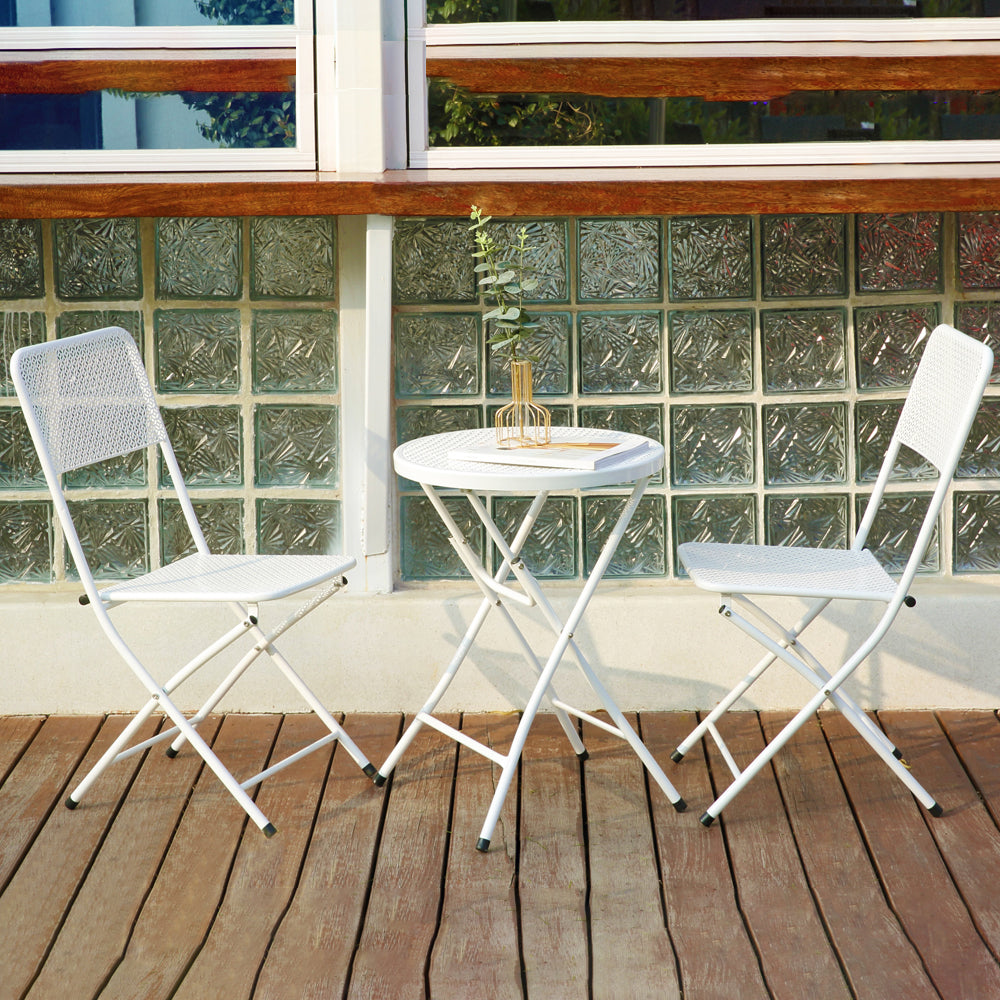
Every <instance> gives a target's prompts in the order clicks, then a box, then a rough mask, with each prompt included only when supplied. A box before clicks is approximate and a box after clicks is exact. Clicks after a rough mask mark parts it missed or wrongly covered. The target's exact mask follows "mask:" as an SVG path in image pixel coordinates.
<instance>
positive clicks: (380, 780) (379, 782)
mask: <svg viewBox="0 0 1000 1000" xmlns="http://www.w3.org/2000/svg"><path fill="white" fill-rule="evenodd" d="M387 780H388V779H387V778H386V776H385V775H384V774H379V773H378V771H376V772H375V773H374V774H373V775H372V781H374V782H375V787H376V788H381V787H382V786H383V785H384V784H385V783H386V781H387Z"/></svg>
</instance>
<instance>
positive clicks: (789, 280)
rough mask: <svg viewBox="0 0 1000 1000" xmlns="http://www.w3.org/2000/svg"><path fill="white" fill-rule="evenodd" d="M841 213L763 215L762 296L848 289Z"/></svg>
mask: <svg viewBox="0 0 1000 1000" xmlns="http://www.w3.org/2000/svg"><path fill="white" fill-rule="evenodd" d="M845 219H846V216H843V215H765V216H764V217H763V218H762V219H761V244H762V247H763V284H764V289H763V291H764V298H765V299H791V298H798V297H801V296H819V295H844V294H846V292H847V267H846V263H845V256H846V248H845V239H844V222H845Z"/></svg>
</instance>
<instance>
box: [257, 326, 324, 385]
mask: <svg viewBox="0 0 1000 1000" xmlns="http://www.w3.org/2000/svg"><path fill="white" fill-rule="evenodd" d="M337 353H338V352H337V315H336V313H334V312H332V311H331V310H329V309H323V310H320V309H295V310H291V309H289V310H277V309H275V310H267V311H264V310H258V309H255V310H254V313H253V388H254V392H336V391H337V389H338V367H337Z"/></svg>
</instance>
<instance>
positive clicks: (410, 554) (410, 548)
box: [399, 497, 486, 580]
mask: <svg viewBox="0 0 1000 1000" xmlns="http://www.w3.org/2000/svg"><path fill="white" fill-rule="evenodd" d="M444 503H445V506H446V507H447V508H448V513H449V514H451V516H452V518H453V519H454V521H455V523H456V524H457V525H458V527H459V528H460V529H461V531H462V533H463V534H464V535H465V537H466V538H467V539H468V541H469V544H470V545H471V546H472V548H473V550H474V552H475V553H476V558H478V559H482V558H483V556H484V554H485V549H484V545H485V534H486V532H485V529H484V528H483V526H482V524H481V523H480V521H479V518H477V517H476V515H475V513H474V512H473V511H472V509H471V508H470V506H469V504H468V503H467V502H466V501H465V499H464V498H462V497H445V499H444ZM399 520H400V528H401V546H400V549H401V556H402V558H401V565H400V569H401V572H402V575H403V579H404V580H443V579H454V578H456V577H468V575H469V574H468V571H467V570H466V568H465V567H464V566H463V565H462V561H461V560H460V559H459V558H458V556H457V554H456V553H455V549H454V548H453V547H452V545H451V542H450V541H449V537H450V536H449V535H448V531H447V529H446V528H445V526H444V524H443V522H442V521H441V518H440V517H439V516H438V513H437V511H436V510H435V509H434V508H433V507H432V506H431V502H430V501H429V500H428V499H427V498H426V497H401V498H400V501H399Z"/></svg>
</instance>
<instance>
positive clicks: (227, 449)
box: [160, 406, 243, 489]
mask: <svg viewBox="0 0 1000 1000" xmlns="http://www.w3.org/2000/svg"><path fill="white" fill-rule="evenodd" d="M163 422H164V424H165V425H166V428H167V434H168V435H169V437H170V443H171V444H172V445H173V447H174V453H175V454H176V455H177V463H178V464H179V465H180V468H181V474H182V475H183V476H184V482H185V483H187V485H188V487H189V488H190V489H198V488H199V487H208V486H239V485H241V484H242V483H243V418H242V416H241V414H240V408H239V407H238V406H182V407H176V408H165V409H163ZM160 485H161V486H163V487H167V488H169V486H170V485H171V482H170V474H169V473H168V472H167V469H166V466H165V465H164V464H163V459H162V458H161V459H160Z"/></svg>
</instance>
